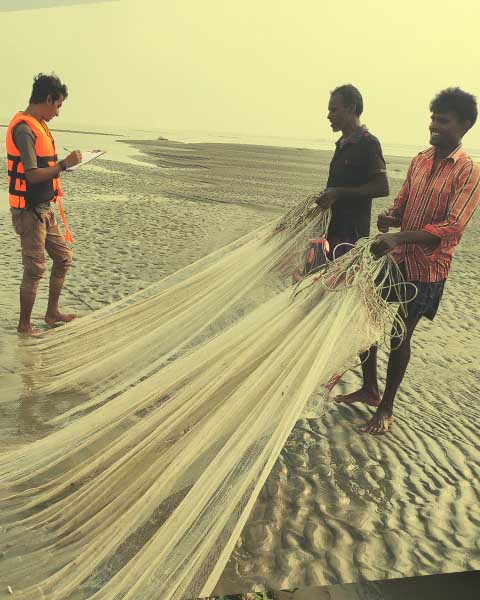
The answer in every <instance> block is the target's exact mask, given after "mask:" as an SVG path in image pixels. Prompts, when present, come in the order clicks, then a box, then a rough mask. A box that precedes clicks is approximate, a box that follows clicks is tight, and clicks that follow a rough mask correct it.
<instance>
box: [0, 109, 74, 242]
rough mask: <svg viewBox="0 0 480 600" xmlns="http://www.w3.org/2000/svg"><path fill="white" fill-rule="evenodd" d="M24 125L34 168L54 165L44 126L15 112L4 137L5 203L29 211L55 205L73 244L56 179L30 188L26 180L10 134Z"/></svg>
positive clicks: (51, 144)
mask: <svg viewBox="0 0 480 600" xmlns="http://www.w3.org/2000/svg"><path fill="white" fill-rule="evenodd" d="M22 121H23V122H25V123H26V124H27V125H28V126H29V127H30V129H31V130H32V132H33V134H34V136H35V154H36V156H37V167H38V168H44V167H51V166H53V165H55V164H56V163H57V160H58V159H57V153H56V150H55V142H54V140H53V136H52V134H51V133H50V130H49V129H48V127H47V125H46V124H45V123H40V121H37V119H35V117H32V116H31V115H25V114H24V113H22V112H18V113H17V114H16V115H14V117H13V119H12V120H11V121H10V123H9V125H8V129H7V135H6V140H5V142H6V147H7V169H8V200H9V203H10V206H11V207H12V208H24V209H28V208H32V209H34V208H35V206H36V205H37V204H39V203H41V202H57V204H58V209H59V211H60V216H61V218H62V221H63V224H64V226H65V239H66V240H67V241H69V242H73V238H72V235H71V233H70V230H69V229H68V225H67V221H66V218H65V213H64V212H63V206H62V202H61V200H60V197H61V196H63V192H62V188H61V187H60V179H59V177H53V178H52V179H49V180H47V181H42V182H41V183H36V184H30V183H28V182H27V180H26V178H25V169H24V168H23V164H22V161H21V157H20V151H19V150H18V148H17V146H16V145H15V142H14V140H13V130H14V128H15V127H16V126H17V125H18V124H19V123H21V122H22Z"/></svg>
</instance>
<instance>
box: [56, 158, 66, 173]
mask: <svg viewBox="0 0 480 600" xmlns="http://www.w3.org/2000/svg"><path fill="white" fill-rule="evenodd" d="M57 164H58V165H59V167H60V171H66V170H67V163H66V162H65V161H64V160H63V159H62V160H59V161H58V163H57Z"/></svg>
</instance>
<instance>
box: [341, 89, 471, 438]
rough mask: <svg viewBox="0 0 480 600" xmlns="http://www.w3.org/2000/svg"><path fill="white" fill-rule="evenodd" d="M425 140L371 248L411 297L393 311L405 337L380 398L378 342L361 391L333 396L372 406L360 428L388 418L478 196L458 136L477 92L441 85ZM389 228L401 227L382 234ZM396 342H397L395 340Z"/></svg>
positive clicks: (375, 429) (371, 428)
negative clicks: (387, 261)
mask: <svg viewBox="0 0 480 600" xmlns="http://www.w3.org/2000/svg"><path fill="white" fill-rule="evenodd" d="M430 110H431V122H430V143H431V147H430V148H429V149H428V150H425V151H423V152H420V154H418V155H417V156H416V157H415V158H414V159H413V160H412V162H411V163H410V166H409V169H408V172H407V177H406V179H405V182H404V184H403V186H402V188H401V190H400V192H399V194H398V196H397V198H396V199H395V202H394V205H393V207H392V208H390V209H389V210H388V211H387V212H386V213H384V214H382V215H380V216H379V217H378V228H379V230H380V231H381V232H382V233H381V234H379V235H378V236H377V237H376V243H375V244H374V246H373V247H372V250H373V251H374V253H375V254H376V255H378V256H381V255H383V254H385V253H387V252H392V254H393V256H394V258H395V259H396V261H397V262H398V264H399V266H400V268H401V270H402V271H403V274H404V277H405V280H406V281H408V282H411V283H413V284H415V286H416V288H417V296H416V297H415V298H414V299H413V300H412V301H411V302H408V303H407V304H406V306H405V309H406V313H407V314H406V315H405V314H404V313H403V312H402V309H401V308H400V310H399V315H400V316H401V317H402V319H403V320H404V322H405V325H406V332H407V333H406V339H405V340H404V341H403V342H402V344H401V345H400V346H398V348H397V349H392V350H391V352H390V357H389V361H388V369H387V381H386V386H385V391H384V394H383V397H380V394H379V390H378V383H377V360H376V359H377V349H376V348H371V351H370V354H369V358H368V359H367V361H366V363H365V365H364V383H363V386H362V388H361V389H360V390H358V391H357V392H354V393H352V394H348V395H345V396H338V397H337V398H336V401H337V402H342V403H345V404H352V403H353V402H364V403H366V404H369V405H371V406H376V407H377V410H376V412H375V415H374V416H373V418H372V419H371V420H370V421H369V422H368V423H367V425H366V426H365V427H364V428H363V429H362V431H364V432H367V433H371V434H379V433H386V432H387V431H388V429H389V427H390V425H391V423H392V421H393V403H394V399H395V395H396V393H397V390H398V388H399V386H400V384H401V382H402V380H403V377H404V375H405V371H406V369H407V366H408V363H409V360H410V340H411V338H412V334H413V332H414V330H415V327H416V326H417V324H418V322H419V321H420V319H421V318H422V317H426V318H428V319H430V320H433V318H434V316H435V314H436V312H437V309H438V305H439V303H440V299H441V297H442V293H443V288H444V285H445V280H446V278H447V276H448V272H449V269H450V264H451V261H452V256H453V253H454V250H455V248H456V246H457V245H458V243H459V242H460V239H461V237H462V235H463V233H464V231H465V228H466V226H467V224H468V222H469V221H470V219H471V217H472V215H473V213H474V211H475V208H476V206H477V204H478V202H479V199H480V166H479V165H478V164H476V163H474V162H473V160H472V159H471V158H470V157H469V156H468V155H467V154H466V152H465V151H464V150H463V148H462V146H461V140H462V137H463V136H464V135H465V133H466V132H467V131H468V130H469V129H470V128H471V127H472V126H473V124H474V123H475V121H476V119H477V103H476V100H475V97H474V96H472V95H471V94H468V93H466V92H464V91H462V90H460V89H459V88H449V89H446V90H444V91H442V92H440V93H439V94H438V95H437V96H436V97H435V98H434V100H433V101H432V102H431V104H430ZM390 227H400V231H399V232H396V233H388V231H389V228H390ZM393 345H394V346H395V344H393Z"/></svg>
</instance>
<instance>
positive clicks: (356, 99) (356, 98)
mask: <svg viewBox="0 0 480 600" xmlns="http://www.w3.org/2000/svg"><path fill="white" fill-rule="evenodd" d="M334 94H339V95H340V96H341V97H342V100H343V104H344V106H353V105H354V104H355V114H356V115H357V117H359V116H360V115H361V114H362V112H363V98H362V94H361V93H360V92H359V91H358V90H357V88H356V87H355V86H354V85H352V84H351V83H347V84H346V85H340V86H338V87H336V88H335V89H334V90H333V92H331V93H330V95H331V96H333V95H334Z"/></svg>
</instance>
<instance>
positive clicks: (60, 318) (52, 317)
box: [45, 311, 76, 325]
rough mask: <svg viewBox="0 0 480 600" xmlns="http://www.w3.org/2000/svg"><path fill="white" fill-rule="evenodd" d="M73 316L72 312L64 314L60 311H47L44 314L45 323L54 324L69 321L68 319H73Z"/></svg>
mask: <svg viewBox="0 0 480 600" xmlns="http://www.w3.org/2000/svg"><path fill="white" fill-rule="evenodd" d="M75 316H76V315H74V314H72V313H68V314H64V313H61V312H60V311H57V312H55V313H47V314H46V315H45V323H46V324H47V325H55V323H70V321H73V319H74V318H75Z"/></svg>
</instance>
